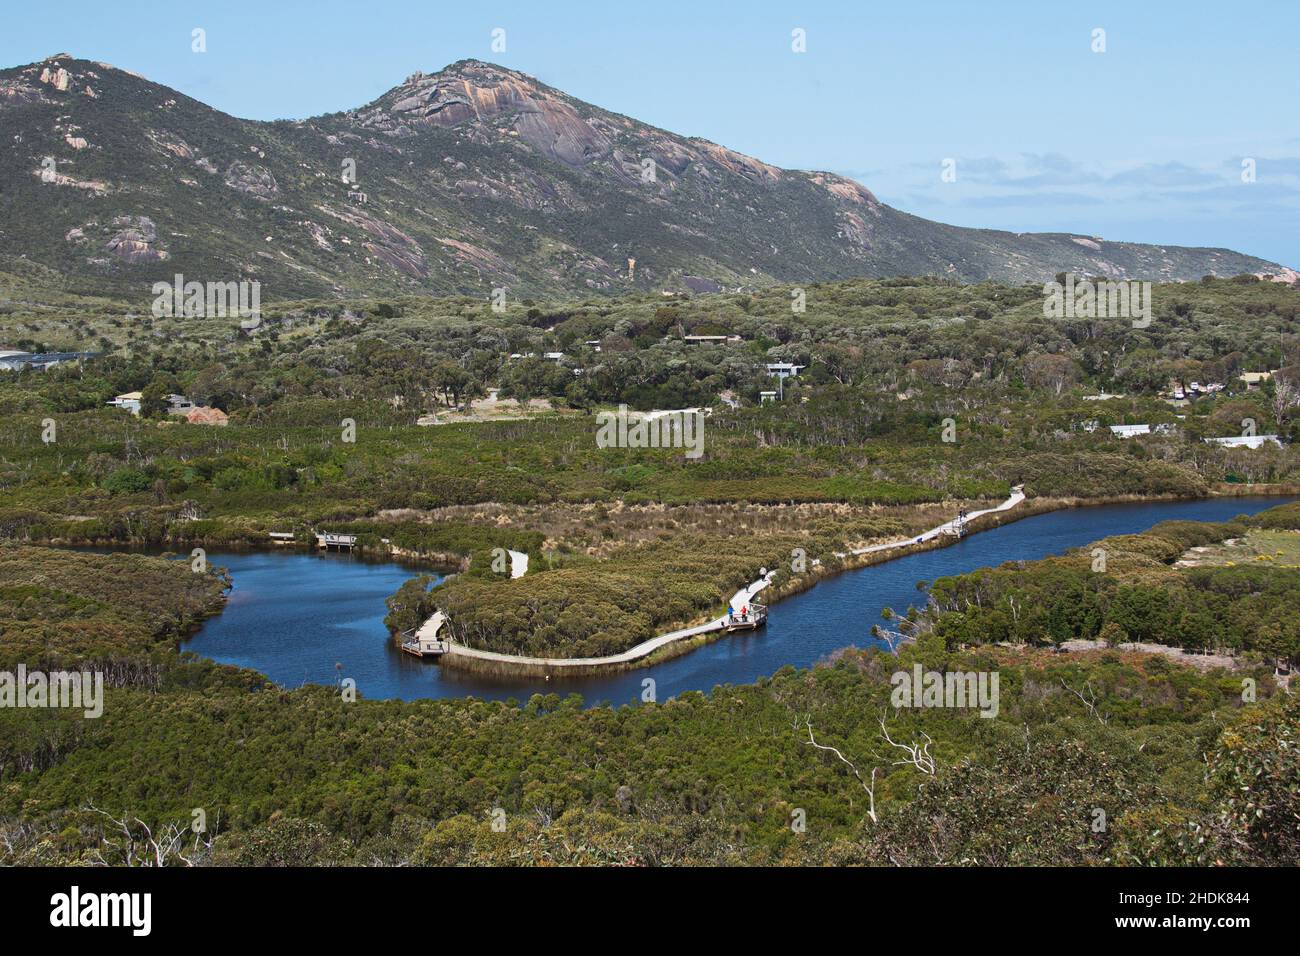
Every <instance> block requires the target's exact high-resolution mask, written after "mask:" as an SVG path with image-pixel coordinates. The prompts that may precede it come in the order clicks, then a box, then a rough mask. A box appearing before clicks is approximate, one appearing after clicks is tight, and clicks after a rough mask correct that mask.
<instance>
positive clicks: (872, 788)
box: [804, 718, 880, 823]
mask: <svg viewBox="0 0 1300 956" xmlns="http://www.w3.org/2000/svg"><path fill="white" fill-rule="evenodd" d="M804 724H805V725H806V726H807V727H808V743H810V744H812V745H813V746H814V747H816V748H817V749H818V750H828V751H830V752H831V753H833V754H834V755H835V756H836V757H838V758H839V759H840V760H841V761H842V762H843V763H844V764H846V765H847V766H848V768H849V769H850V770H852V771H853V776H855V777H857V778H858V783H860V784H862V789H863V790H865V791H866V792H867V816H869V817H870V818H871V822H872V823H879V822H880V821H879V820H878V819H877V817H876V768H875V767H872V768H871V783H870V784H868V783H867V781H865V780H863V779H862V774H860V773H858V768H857V767H855V766H854V765H853V761H851V760H850V759H849V758H848V757H846V756H844V754H842V753H840V752H839V750H838V749H836V748H835V747H831V746H829V745H827V744H819V743H818V742H817V738H816V737H814V736H813V729H812V718H805V720H804Z"/></svg>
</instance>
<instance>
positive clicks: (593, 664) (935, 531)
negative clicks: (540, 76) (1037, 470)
mask: <svg viewBox="0 0 1300 956" xmlns="http://www.w3.org/2000/svg"><path fill="white" fill-rule="evenodd" d="M1024 500H1025V493H1024V490H1023V486H1020V485H1018V486H1016V487H1014V488H1012V489H1011V497H1010V498H1008V499H1007V500H1006V501H1004V502H1002V504H1000V505H998V506H996V507H994V508H984V509H982V510H980V511H972V512H969V513H968V514H967V515H966V517H965V521H970V520H972V519H974V518H978V517H980V516H981V515H987V514H993V513H995V512H998V511H1010V510H1011V509H1012V508H1014V507H1015V506H1016V505H1018V504H1020V503H1021V502H1022V501H1024ZM962 523H963V522H962V519H961V518H960V517H958V518H953V519H952V520H951V521H945V522H944V523H943V524H941V525H939V526H938V527H935V528H931V529H930V530H929V531H923V532H922V533H921V534H919V535H916V536H914V537H910V538H900V539H898V540H896V541H887V542H885V543H883V544H873V545H870V546H868V547H865V548H854V549H853V550H852V551H849V552H841V553H839V555H838V556H839V557H848V556H849V555H862V554H874V553H876V552H879V551H890V550H892V549H894V548H905V547H908V546H909V545H914V544H924V543H925V542H927V541H931V540H933V539H934V538H937V537H939V536H940V535H945V534H950V533H952V532H955V531H956V530H957V529H958V527H959V526H960V524H962ZM775 574H776V572H775V571H769V572H767V573H766V574H765V575H763V577H761V578H759V579H758V580H757V581H754V582H753V583H752V584H748V585H746V586H745V587H743V588H741V589H740V590H739V591H737V592H736V593H735V594H734V595H732V598H731V602H730V606H731V607H743V606H744V605H746V604H750V603H752V602H753V600H754V596H755V595H756V594H758V592H759V591H761V590H763V588H765V587H767V586H768V585H769V584H771V583H772V577H773V576H774V575H775ZM439 613H441V612H439ZM726 626H727V617H726V615H721V616H719V617H716V618H714V619H713V620H711V621H707V622H705V623H704V624H697V625H695V626H694V627H684V628H681V629H679V630H676V631H669V632H668V633H667V634H660V635H658V636H657V637H652V638H650V640H648V641H642V642H641V643H640V644H637V645H636V646H634V647H630V648H628V649H627V650H625V651H623V652H622V653H621V654H610V655H608V656H606V657H525V656H523V655H520V654H503V653H500V652H499V651H482V650H479V649H477V648H473V647H466V646H465V645H464V644H458V643H456V642H455V641H448V642H447V651H446V655H445V656H452V657H467V658H475V659H477V660H482V661H495V662H497V663H502V664H516V665H523V666H528V667H540V668H554V669H555V670H582V669H585V668H600V667H608V666H610V665H618V664H629V663H631V662H632V661H636V660H640V659H642V658H644V657H648V656H649V655H651V654H653V653H654V652H655V651H657V650H659V648H661V647H665V646H667V645H669V644H672V643H674V642H675V641H681V640H685V639H687V638H691V637H697V636H699V635H700V634H708V633H710V632H712V631H720V630H723V629H725V628H726Z"/></svg>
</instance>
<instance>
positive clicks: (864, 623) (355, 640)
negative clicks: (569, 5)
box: [186, 497, 1291, 705]
mask: <svg viewBox="0 0 1300 956" xmlns="http://www.w3.org/2000/svg"><path fill="white" fill-rule="evenodd" d="M1288 500H1291V499H1287V498H1276V497H1271V498H1266V497H1251V498H1218V499H1210V500H1205V501H1178V502H1156V503H1143V504H1126V505H1100V506H1097V507H1089V508H1076V509H1071V510H1067V511H1054V512H1052V513H1050V514H1045V515H1038V516H1036V517H1033V518H1025V519H1022V520H1020V521H1016V522H1012V523H1011V524H1008V525H1004V526H1003V527H1000V528H995V529H993V530H992V531H984V532H981V533H979V534H975V535H972V536H971V537H969V538H966V539H964V540H962V541H961V542H959V543H957V544H954V545H952V546H950V547H947V548H940V549H938V550H935V551H926V552H922V553H920V554H913V555H908V556H907V557H902V558H898V559H895V560H893V561H887V562H885V563H884V564H878V565H874V566H872V567H868V568H861V569H859V570H856V571H849V572H846V573H844V574H841V575H839V576H838V577H834V578H830V579H828V580H826V581H823V582H821V583H820V584H818V585H817V586H816V587H814V588H813V589H812V590H809V591H805V592H804V593H803V594H799V595H797V596H795V597H792V598H788V599H786V600H784V601H781V602H779V603H777V604H774V605H773V606H772V608H771V610H770V613H769V617H768V623H767V627H766V628H765V629H763V630H759V631H753V632H741V633H739V634H736V635H733V636H729V637H724V638H721V639H720V640H718V641H715V642H714V643H712V644H707V645H705V646H704V647H701V648H698V649H696V650H694V651H692V652H690V653H689V654H686V655H684V656H682V657H679V658H676V659H674V660H671V661H667V662H666V663H663V664H658V665H655V666H654V667H646V668H639V669H637V670H633V671H628V672H625V673H622V674H616V675H613V676H610V677H594V678H578V677H570V678H554V679H552V680H550V681H546V680H544V679H541V678H524V679H510V680H505V679H499V678H484V677H480V676H477V675H468V674H462V673H460V672H458V671H456V670H454V669H451V668H448V669H446V670H444V669H443V668H442V667H441V666H440V665H438V664H437V663H435V662H433V661H422V660H419V659H417V658H414V657H411V656H409V655H407V654H403V653H402V652H400V651H398V650H397V649H396V648H394V646H393V642H392V641H391V640H390V639H389V638H388V633H387V631H386V629H385V628H384V624H383V618H384V614H385V613H386V610H387V609H386V607H385V605H384V599H385V598H386V597H388V596H389V595H390V594H392V593H393V592H394V591H396V590H397V589H398V587H400V586H401V584H402V582H403V581H405V580H406V579H407V578H409V577H411V576H412V575H414V574H416V573H418V572H417V570H416V569H414V568H411V567H406V566H402V565H399V564H392V563H374V562H366V561H362V560H358V559H355V558H352V557H349V556H347V555H335V554H331V555H323V556H317V555H304V554H288V553H283V552H258V553H220V552H209V554H208V560H209V562H211V563H214V564H219V565H222V566H224V567H226V568H228V569H229V571H230V573H231V576H232V578H233V580H234V588H233V589H232V591H231V593H230V600H229V604H228V605H227V607H226V609H225V610H224V611H223V612H222V613H221V615H219V616H218V617H215V618H212V619H211V620H209V621H208V622H207V623H206V624H205V625H204V626H203V628H202V629H201V630H200V631H199V633H198V634H197V635H195V637H193V638H192V639H191V640H190V641H189V642H188V643H187V645H186V649H187V650H192V651H195V652H197V653H199V654H202V655H204V656H205V657H209V658H212V659H213V660H217V661H220V662H222V663H225V664H237V665H239V666H241V667H249V668H253V669H254V670H258V671H261V672H262V673H264V674H266V675H267V676H268V677H270V678H271V679H272V680H274V681H275V682H277V683H279V684H281V685H283V686H285V687H297V686H299V685H301V684H303V683H316V684H334V683H335V680H336V678H337V677H338V676H339V675H341V676H343V677H351V678H353V679H354V680H356V682H357V690H358V691H359V692H360V693H361V694H362V695H363V696H365V697H370V698H392V697H397V698H401V699H403V700H413V699H417V698H422V697H466V696H475V697H485V698H494V699H498V700H507V699H510V698H515V699H517V700H520V701H523V700H526V699H527V698H528V697H529V696H531V695H532V694H534V693H559V694H561V695H564V694H569V693H578V694H581V695H582V696H583V698H584V699H585V700H586V702H587V703H588V704H593V705H594V704H597V703H602V702H609V703H613V704H623V703H633V702H636V701H638V700H640V698H641V692H642V681H644V680H645V679H646V678H647V677H650V678H653V679H654V680H655V692H656V697H657V699H658V700H661V701H662V700H666V699H668V698H669V697H671V696H674V695H676V694H680V693H682V692H683V691H688V690H699V691H705V692H707V691H709V690H711V689H712V688H713V687H715V686H717V685H719V684H747V683H751V682H753V681H754V680H755V679H757V678H759V677H762V676H764V675H769V674H772V673H774V672H776V671H777V670H779V669H780V668H781V667H783V666H785V665H787V664H793V665H795V666H796V667H806V666H808V665H810V664H813V663H814V662H816V661H818V660H820V659H821V658H823V657H825V656H826V655H827V654H829V653H830V652H831V651H834V650H836V649H838V648H841V647H845V646H847V645H850V644H855V645H857V646H859V647H862V646H866V645H868V644H870V643H872V637H871V628H872V625H874V624H878V623H881V618H880V612H881V611H882V610H883V609H884V608H885V607H890V608H893V609H894V610H895V611H899V612H902V611H904V610H906V609H907V607H908V605H909V604H919V603H921V602H922V600H923V596H922V595H921V594H920V593H919V592H918V591H917V589H916V583H917V582H918V581H927V582H929V581H933V580H934V579H935V578H939V577H943V576H945V575H950V574H961V573H964V572H967V571H972V570H974V569H976V568H980V567H988V566H996V565H999V564H1002V563H1003V562H1005V561H1017V560H1021V561H1029V560H1034V559H1036V558H1042V557H1046V556H1047V555H1051V554H1060V553H1061V552H1063V551H1066V550H1068V549H1070V548H1075V547H1080V546H1082V545H1085V544H1088V543H1090V542H1092V541H1096V540H1097V539H1098V538H1104V537H1106V536H1107V535H1112V534H1132V533H1135V532H1139V531H1145V530H1146V529H1148V528H1150V527H1151V526H1152V525H1155V524H1157V523H1159V522H1161V521H1167V520H1171V519H1192V520H1197V521H1224V520H1227V519H1229V518H1232V517H1234V516H1236V515H1239V514H1254V513H1255V512H1258V511H1262V510H1264V509H1266V508H1271V507H1273V506H1275V505H1279V504H1283V503H1284V502H1285V501H1288ZM336 665H341V666H340V667H336Z"/></svg>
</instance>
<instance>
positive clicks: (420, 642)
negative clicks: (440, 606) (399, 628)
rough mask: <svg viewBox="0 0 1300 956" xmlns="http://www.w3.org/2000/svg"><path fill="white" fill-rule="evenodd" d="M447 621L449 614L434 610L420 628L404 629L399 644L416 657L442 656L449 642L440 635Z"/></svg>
mask: <svg viewBox="0 0 1300 956" xmlns="http://www.w3.org/2000/svg"><path fill="white" fill-rule="evenodd" d="M446 623H447V615H446V614H444V613H443V612H442V611H434V612H433V617H431V618H429V619H428V620H427V621H425V622H424V623H423V624H421V625H420V626H419V627H418V628H412V629H411V630H409V631H403V632H402V633H401V636H400V639H399V640H398V642H397V646H398V647H399V648H401V649H402V650H403V651H405V652H406V653H408V654H411V655H413V656H415V657H441V656H442V655H443V654H446V653H447V642H446V641H445V640H443V639H442V638H440V637H439V636H438V632H439V631H441V630H442V626H443V625H444V624H446Z"/></svg>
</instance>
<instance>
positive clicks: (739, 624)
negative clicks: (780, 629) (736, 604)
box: [724, 602, 767, 631]
mask: <svg viewBox="0 0 1300 956" xmlns="http://www.w3.org/2000/svg"><path fill="white" fill-rule="evenodd" d="M766 623H767V605H766V604H754V603H752V602H751V603H750V604H746V605H743V606H742V607H740V608H732V609H731V613H730V614H728V615H727V623H726V624H725V625H724V626H725V628H726V629H727V630H728V631H752V630H755V629H757V628H760V627H762V626H763V625H764V624H766Z"/></svg>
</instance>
